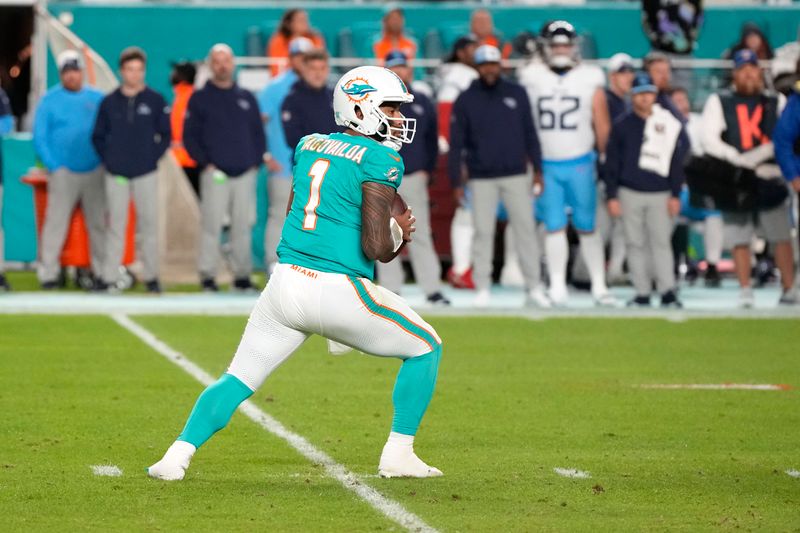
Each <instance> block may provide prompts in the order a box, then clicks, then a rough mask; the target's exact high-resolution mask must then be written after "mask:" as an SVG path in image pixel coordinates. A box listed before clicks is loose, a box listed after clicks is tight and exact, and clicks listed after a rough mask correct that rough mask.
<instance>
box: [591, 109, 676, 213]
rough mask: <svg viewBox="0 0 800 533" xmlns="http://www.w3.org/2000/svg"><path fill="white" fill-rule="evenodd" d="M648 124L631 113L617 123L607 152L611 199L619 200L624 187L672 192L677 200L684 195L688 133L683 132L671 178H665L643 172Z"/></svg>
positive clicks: (607, 190)
mask: <svg viewBox="0 0 800 533" xmlns="http://www.w3.org/2000/svg"><path fill="white" fill-rule="evenodd" d="M644 124H645V121H644V119H643V118H642V117H640V116H639V115H637V114H636V113H634V112H633V111H628V112H627V113H625V114H624V115H622V116H621V117H620V118H618V119H617V121H616V122H614V125H613V126H612V128H611V136H610V137H609V140H608V147H607V148H606V164H605V169H604V170H605V171H604V173H603V177H604V179H605V182H606V196H607V197H608V199H609V200H610V199H613V198H616V197H617V193H618V190H619V188H620V187H626V188H628V189H633V190H634V191H640V192H663V191H670V193H671V194H672V196H673V197H675V198H678V197H680V195H681V187H682V186H683V181H684V174H683V160H684V158H685V157H686V152H687V150H688V149H689V137H687V135H686V129H685V128H681V133H680V136H679V137H678V141H677V143H676V144H675V152H674V153H673V154H672V162H671V164H670V167H669V176H668V177H667V179H664V178H663V177H662V176H659V175H658V174H656V173H654V172H650V171H648V170H642V169H641V168H639V155H640V153H641V149H642V143H643V141H644Z"/></svg>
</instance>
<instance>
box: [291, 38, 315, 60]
mask: <svg viewBox="0 0 800 533" xmlns="http://www.w3.org/2000/svg"><path fill="white" fill-rule="evenodd" d="M312 48H314V43H313V42H311V39H307V38H306V37H295V38H294V39H292V40H291V41H289V55H290V56H293V55H297V54H305V53H306V52H308V51H310V50H311V49H312Z"/></svg>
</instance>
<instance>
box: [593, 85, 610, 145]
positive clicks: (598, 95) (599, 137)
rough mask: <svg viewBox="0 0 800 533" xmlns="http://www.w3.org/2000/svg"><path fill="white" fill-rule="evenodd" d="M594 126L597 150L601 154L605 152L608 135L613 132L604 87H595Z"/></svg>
mask: <svg viewBox="0 0 800 533" xmlns="http://www.w3.org/2000/svg"><path fill="white" fill-rule="evenodd" d="M592 127H593V128H594V138H595V143H596V144H597V151H598V152H599V153H600V154H605V153H606V146H607V145H608V136H609V134H610V132H611V117H610V116H609V114H608V103H607V102H606V92H605V91H604V90H603V88H602V87H598V88H597V89H595V91H594V96H592Z"/></svg>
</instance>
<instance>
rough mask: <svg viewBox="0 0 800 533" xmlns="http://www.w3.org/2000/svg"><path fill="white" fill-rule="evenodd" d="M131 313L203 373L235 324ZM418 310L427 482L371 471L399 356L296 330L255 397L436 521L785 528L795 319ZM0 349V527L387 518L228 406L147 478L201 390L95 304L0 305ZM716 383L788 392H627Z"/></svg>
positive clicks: (555, 526) (320, 526)
mask: <svg viewBox="0 0 800 533" xmlns="http://www.w3.org/2000/svg"><path fill="white" fill-rule="evenodd" d="M135 320H136V322H138V323H139V324H141V325H142V326H144V327H146V328H148V329H149V330H150V331H152V332H153V333H154V334H155V335H156V336H158V337H159V338H160V339H162V340H163V341H164V342H166V343H167V344H169V345H170V346H172V347H173V348H175V349H177V350H179V351H181V352H182V353H183V354H185V355H186V357H188V358H189V359H191V360H193V361H195V362H196V363H198V364H199V365H201V366H202V367H203V368H205V369H206V370H208V371H209V372H211V373H212V374H214V375H217V374H219V373H221V372H222V371H223V370H224V369H225V367H226V364H227V362H228V361H229V359H230V357H231V355H232V353H233V350H234V349H235V347H236V344H237V342H238V340H239V337H240V335H241V331H242V329H243V326H244V322H245V320H244V318H243V317H224V318H223V317H180V316H174V317H166V316H158V317H155V316H152V317H136V318H135ZM430 321H431V323H432V324H433V325H434V326H435V327H436V328H437V330H438V332H439V333H440V335H441V337H442V338H443V339H444V341H445V351H444V356H443V359H442V366H441V369H440V378H439V385H438V388H437V393H436V396H435V398H434V401H433V403H432V404H431V407H430V409H429V411H428V414H427V416H426V418H425V420H424V422H423V426H422V428H421V430H420V432H419V434H418V437H417V444H416V449H417V451H418V453H419V455H420V456H421V457H422V458H423V459H424V460H426V461H428V462H429V463H431V464H433V465H435V466H437V467H439V468H441V469H442V470H443V471H444V473H445V476H444V477H443V478H438V479H429V480H384V479H379V478H375V477H373V476H374V474H375V473H376V470H377V461H378V458H379V455H380V450H381V446H382V445H383V442H384V440H385V438H386V435H387V432H388V428H389V420H390V418H391V403H390V391H391V386H392V383H393V381H394V376H395V373H396V370H397V367H398V362H397V361H393V360H384V359H378V358H372V357H367V356H363V355H360V354H350V355H346V356H343V357H332V356H330V355H328V354H327V352H326V350H325V347H324V343H323V342H322V340H321V339H319V338H312V339H311V340H310V341H309V342H308V343H306V345H305V346H304V347H303V348H302V349H301V350H300V351H299V352H298V353H297V354H296V355H295V356H294V357H293V358H292V359H290V360H289V361H288V362H287V363H286V364H285V365H284V366H283V367H281V368H280V369H279V370H278V371H277V372H276V373H275V374H274V375H273V376H272V377H271V378H270V380H268V381H267V383H266V384H265V386H264V387H263V389H262V390H260V391H258V392H257V393H256V395H255V396H254V397H253V398H254V401H255V402H256V403H257V404H258V405H259V406H260V407H261V408H263V409H264V410H265V411H266V412H268V413H270V414H271V415H273V416H274V417H276V418H277V419H278V420H280V421H281V422H283V423H284V424H285V425H286V426H287V427H289V428H290V429H292V430H293V431H295V432H297V433H299V434H301V435H303V436H305V437H307V438H308V440H309V441H310V442H311V443H312V444H314V445H315V446H317V447H318V448H320V449H322V450H324V451H325V452H327V453H328V454H330V455H331V456H332V457H333V458H334V459H335V460H336V461H338V462H340V463H341V464H343V465H344V466H346V467H347V468H349V469H350V470H352V471H354V472H356V473H357V474H360V475H364V476H365V477H364V481H365V482H366V483H368V484H370V485H371V486H373V487H375V488H376V489H378V490H379V491H380V492H382V493H383V494H384V495H386V496H387V497H389V498H392V499H394V500H396V501H398V502H399V503H401V504H402V505H403V506H404V507H405V508H406V509H408V510H409V511H411V512H412V513H415V514H416V515H417V516H419V517H420V518H421V519H423V520H424V521H425V522H427V523H428V524H430V525H431V526H433V527H434V528H436V529H439V530H443V531H487V530H494V531H588V530H592V531H595V530H601V531H619V530H628V531H629V530H636V531H641V530H683V531H697V530H720V529H721V530H729V529H739V528H742V529H748V530H751V529H756V530H763V531H791V530H798V529H800V479H795V478H792V477H790V476H789V475H787V474H786V473H785V471H786V470H789V469H800V445H799V444H800V409H798V400H800V392H799V391H800V388H799V387H800V365H798V356H797V341H798V338H800V337H798V334H797V322H796V321H790V320H763V321H762V320H740V321H737V320H691V321H688V322H683V323H671V322H667V321H663V320H643V319H631V320H617V319H605V320H592V319H558V320H556V319H551V320H544V321H527V320H522V319H512V318H431V319H430ZM0 354H1V355H0V383H2V387H0V409H2V413H3V423H2V426H1V427H2V429H0V435H1V437H0V516H2V519H0V524H2V525H0V529H2V530H3V531H42V530H49V531H76V530H90V531H111V530H125V531H127V530H153V531H175V530H189V529H191V530H193V531H254V530H258V531H372V530H400V529H401V528H400V526H398V525H397V524H395V523H393V522H391V521H390V520H389V519H387V518H385V517H384V516H383V515H381V514H380V513H378V512H377V511H375V510H374V509H373V508H372V507H370V506H369V505H368V504H367V503H365V502H364V501H362V500H360V499H359V498H358V497H357V496H356V495H355V494H354V493H352V492H351V491H348V490H346V489H345V488H343V487H342V486H341V485H339V483H338V482H336V481H335V480H333V479H332V478H329V477H326V476H325V475H324V471H323V469H322V468H320V467H319V466H317V465H314V464H311V463H310V462H309V461H307V460H306V459H304V458H303V457H302V456H301V455H299V454H298V453H297V452H295V451H294V450H293V449H292V448H291V447H289V445H288V444H286V443H285V442H284V441H282V440H280V439H278V438H277V437H274V436H273V435H271V434H269V433H267V432H266V431H265V430H264V429H262V428H261V427H260V426H258V425H257V424H255V423H253V422H252V421H250V420H249V419H247V418H246V417H244V416H243V415H241V414H236V415H235V416H234V418H233V421H232V423H231V425H230V426H229V427H228V428H227V429H226V430H225V431H223V432H221V433H219V434H217V436H216V437H215V438H214V439H212V440H211V441H210V442H209V443H208V444H207V445H206V446H205V447H204V448H202V449H201V450H200V452H199V453H198V454H197V455H196V456H195V459H194V461H193V463H192V467H191V468H190V470H189V473H188V474H187V478H186V479H185V480H184V481H183V482H179V483H172V484H169V483H164V482H158V481H155V480H151V479H149V478H147V477H146V475H145V467H146V466H147V465H149V464H151V463H153V462H155V461H156V460H157V459H159V458H160V456H161V454H162V453H163V451H164V449H165V448H166V447H167V446H168V445H169V444H170V442H171V441H172V440H173V439H174V437H175V436H176V435H177V433H178V432H179V431H180V429H181V427H182V425H183V422H184V420H185V418H186V415H187V414H188V412H189V410H190V409H191V406H192V404H193V402H194V400H195V398H196V396H197V394H198V393H199V392H200V391H201V390H202V386H201V385H200V384H199V383H198V382H196V381H194V380H193V378H191V377H190V376H189V375H187V374H186V373H184V372H183V371H182V370H181V369H179V368H178V367H177V366H175V365H173V364H172V363H170V362H169V361H167V360H166V359H164V358H163V357H162V356H160V355H159V354H158V353H156V352H155V351H153V350H152V349H151V348H149V347H148V346H146V345H145V344H143V343H142V342H141V341H140V340H139V339H137V338H136V337H134V336H133V335H132V334H130V333H129V332H128V331H126V330H124V329H122V328H121V327H120V326H118V325H117V324H116V323H115V322H113V321H112V320H111V319H110V318H108V317H103V316H76V317H55V316H53V317H48V316H0ZM723 382H737V383H786V384H790V385H792V386H793V387H794V388H793V389H792V390H788V391H731V390H723V391H689V390H649V389H643V388H640V387H637V386H638V385H641V384H648V383H651V384H652V383H723ZM98 464H113V465H117V466H118V467H119V468H121V469H122V471H123V475H122V476H121V477H98V476H95V475H93V473H92V471H91V469H90V466H91V465H98ZM556 467H563V468H577V469H579V470H583V471H588V472H590V473H591V478H590V479H570V478H565V477H561V476H559V475H557V474H556V473H554V471H553V469H554V468H556Z"/></svg>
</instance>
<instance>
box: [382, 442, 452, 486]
mask: <svg viewBox="0 0 800 533" xmlns="http://www.w3.org/2000/svg"><path fill="white" fill-rule="evenodd" d="M378 474H379V475H380V476H381V477H386V478H390V477H419V478H421V477H439V476H442V475H444V474H442V471H441V470H439V469H438V468H435V467H433V466H429V465H427V464H425V462H424V461H423V460H422V459H420V458H419V457H417V454H415V453H414V448H413V447H412V446H398V445H392V444H389V443H387V444H386V446H384V447H383V453H382V454H381V462H380V464H379V465H378Z"/></svg>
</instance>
